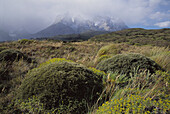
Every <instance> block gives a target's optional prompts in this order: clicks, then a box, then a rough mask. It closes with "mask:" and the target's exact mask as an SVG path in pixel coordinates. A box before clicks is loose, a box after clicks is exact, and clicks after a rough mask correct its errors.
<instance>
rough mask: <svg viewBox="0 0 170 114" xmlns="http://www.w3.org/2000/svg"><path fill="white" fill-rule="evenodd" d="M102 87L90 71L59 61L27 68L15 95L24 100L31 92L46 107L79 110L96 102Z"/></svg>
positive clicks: (85, 110)
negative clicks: (27, 71)
mask: <svg viewBox="0 0 170 114" xmlns="http://www.w3.org/2000/svg"><path fill="white" fill-rule="evenodd" d="M102 87H103V86H102V77H101V76H99V75H97V74H96V73H94V72H93V71H91V70H89V69H88V68H86V67H84V66H81V65H78V64H76V63H72V62H66V61H59V62H53V63H50V64H46V65H43V66H41V67H39V68H36V69H33V70H31V71H30V72H29V73H28V74H27V76H26V78H25V80H24V81H23V83H22V84H21V87H20V88H19V93H18V98H19V99H21V100H26V99H28V98H31V97H32V96H33V95H35V96H37V98H38V99H39V100H40V102H41V103H43V105H44V107H45V109H46V110H51V109H53V108H55V109H56V112H57V111H59V110H60V111H66V110H67V113H73V112H74V113H80V112H82V113H83V112H87V110H88V108H87V107H88V106H92V105H93V104H94V103H95V102H96V100H97V99H98V97H99V95H100V93H101V91H102ZM60 107H67V109H65V108H64V109H63V110H61V108H60Z"/></svg>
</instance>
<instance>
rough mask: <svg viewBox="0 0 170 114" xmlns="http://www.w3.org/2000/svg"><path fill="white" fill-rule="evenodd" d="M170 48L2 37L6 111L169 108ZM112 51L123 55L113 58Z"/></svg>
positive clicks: (0, 102) (1, 105)
mask: <svg viewBox="0 0 170 114" xmlns="http://www.w3.org/2000/svg"><path fill="white" fill-rule="evenodd" d="M163 31H165V30H163ZM119 33H120V31H119ZM111 34H113V33H111ZM168 34H169V33H168ZM103 36H105V35H103ZM164 36H168V35H166V34H165V35H164ZM97 37H98V36H97ZM169 50H170V49H169V47H159V46H151V45H147V46H146V45H142V46H137V45H130V44H127V43H113V42H94V41H83V42H63V41H59V40H27V39H22V40H18V41H13V42H3V43H0V112H2V113H4V114H8V113H13V114H17V113H40V114H43V113H61V114H66V113H73V112H76V114H80V113H90V114H103V113H106V114H107V113H110V111H112V112H113V113H114V112H115V113H119V112H121V113H125V112H128V113H131V112H132V111H133V112H138V113H144V112H146V113H149V112H155V113H163V114H164V113H165V114H168V113H169V110H170V108H169V100H170V99H169V91H170V90H169V77H170V74H169V71H170V64H169V63H170V51H169ZM119 56H120V57H119ZM112 57H113V58H115V57H118V58H116V59H114V60H115V63H114V62H113V64H112V62H110V60H111V59H112ZM106 60H108V62H106V64H104V63H105V61H106ZM110 63H111V64H110ZM100 64H102V68H105V67H112V66H113V67H116V68H115V69H118V70H119V68H120V69H121V67H122V69H123V70H124V71H127V72H128V75H130V77H129V76H128V75H125V74H123V72H122V71H120V72H116V71H115V72H114V71H113V72H111V71H108V72H105V70H103V69H102V68H101V67H100V70H99V69H98V67H99V66H100ZM104 65H106V66H104ZM114 65H115V66H114ZM117 65H118V67H117ZM138 65H139V66H138ZM140 67H142V68H140ZM148 69H151V70H152V72H150V71H148ZM96 87H97V88H96ZM68 99H69V100H68ZM121 106H123V108H124V110H123V109H122V107H121ZM112 107H117V108H112Z"/></svg>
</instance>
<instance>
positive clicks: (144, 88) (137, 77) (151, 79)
mask: <svg viewBox="0 0 170 114" xmlns="http://www.w3.org/2000/svg"><path fill="white" fill-rule="evenodd" d="M134 70H135V72H136V73H135V74H133V75H131V77H130V78H129V79H127V78H125V77H126V76H125V75H123V74H118V73H109V74H108V75H107V78H106V84H105V89H104V90H103V93H102V94H101V96H100V98H99V99H103V100H104V102H105V103H103V105H102V106H100V105H101V104H100V103H99V102H97V103H96V106H95V107H94V108H93V111H92V112H91V113H94V114H103V113H106V114H109V113H110V114H111V113H112V114H114V113H125V114H128V113H151V112H152V113H160V112H162V113H167V112H168V111H169V109H170V106H169V102H170V101H169V95H168V91H169V90H170V89H169V88H168V87H169V81H170V79H169V78H170V74H168V73H167V72H162V71H157V73H156V74H153V75H151V74H150V73H149V72H147V71H143V72H139V71H138V69H134ZM98 101H99V100H98ZM98 106H99V108H97V107H98Z"/></svg>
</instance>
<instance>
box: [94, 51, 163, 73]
mask: <svg viewBox="0 0 170 114" xmlns="http://www.w3.org/2000/svg"><path fill="white" fill-rule="evenodd" d="M96 68H97V69H99V70H102V71H104V72H108V71H109V72H118V73H123V74H126V75H130V73H132V74H133V73H134V68H138V69H141V70H143V71H144V70H148V71H149V72H150V73H155V71H156V70H162V68H161V67H160V66H159V65H158V64H157V63H155V62H154V61H153V60H151V59H149V58H147V57H145V56H143V55H140V54H135V53H131V54H119V55H115V56H113V57H112V58H109V59H107V60H104V61H102V62H100V63H99V64H98V65H97V66H96Z"/></svg>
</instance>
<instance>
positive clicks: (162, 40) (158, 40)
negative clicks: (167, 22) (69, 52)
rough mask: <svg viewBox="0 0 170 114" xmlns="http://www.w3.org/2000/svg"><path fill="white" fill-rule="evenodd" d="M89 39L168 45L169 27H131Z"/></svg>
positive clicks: (169, 43) (133, 43)
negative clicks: (152, 28)
mask: <svg viewBox="0 0 170 114" xmlns="http://www.w3.org/2000/svg"><path fill="white" fill-rule="evenodd" d="M89 41H95V42H114V43H123V42H125V43H128V44H132V45H152V46H163V47H168V46H170V29H169V28H166V29H159V30H145V29H141V28H131V29H126V30H122V31H116V32H112V33H108V34H103V35H98V36H94V37H93V38H91V39H89Z"/></svg>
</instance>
